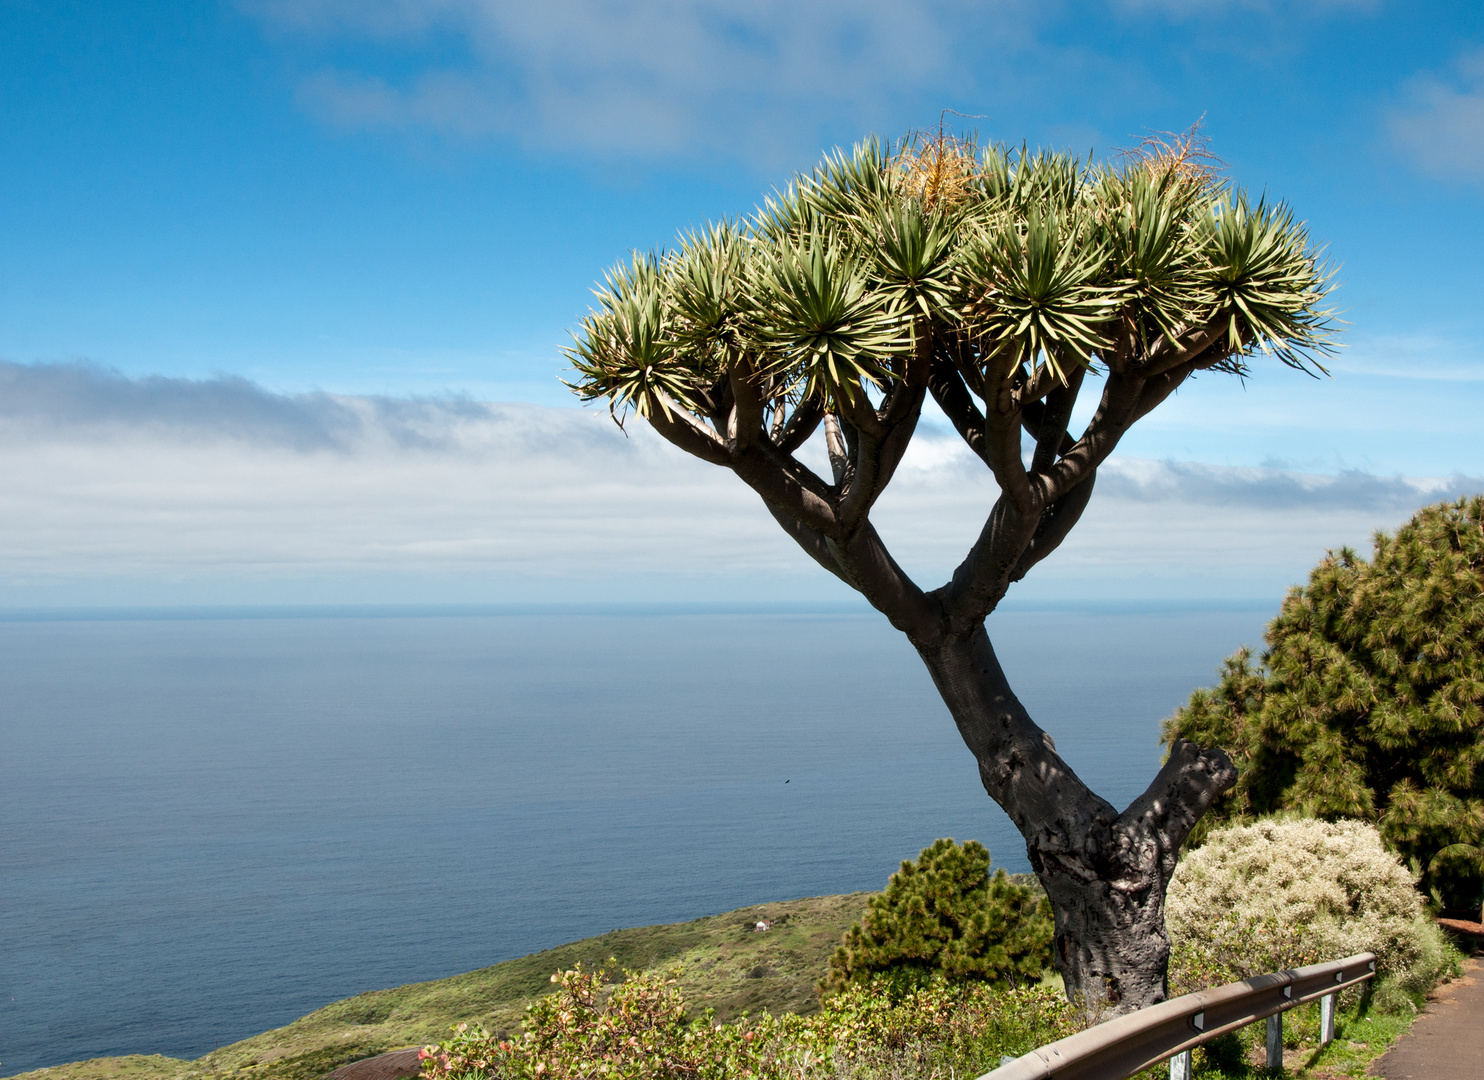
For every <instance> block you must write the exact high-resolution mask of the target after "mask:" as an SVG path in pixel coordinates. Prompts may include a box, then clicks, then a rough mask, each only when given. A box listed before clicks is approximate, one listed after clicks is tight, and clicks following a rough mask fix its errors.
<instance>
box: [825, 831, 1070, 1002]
mask: <svg viewBox="0 0 1484 1080" xmlns="http://www.w3.org/2000/svg"><path fill="white" fill-rule="evenodd" d="M1052 933H1053V924H1052V919H1051V905H1050V903H1048V902H1047V900H1046V897H1045V896H1044V895H1042V894H1041V893H1040V892H1039V890H1036V889H1032V888H1030V887H1029V886H1026V885H1017V884H1016V883H1015V882H1013V881H1011V880H1010V878H1009V876H1008V875H1006V873H1005V871H1004V870H1003V869H999V870H996V871H995V874H994V876H993V877H991V876H990V874H989V849H987V848H986V847H985V846H984V845H983V844H981V843H979V842H978V841H977V840H970V841H968V842H967V843H965V844H964V845H962V846H960V845H958V844H956V843H954V842H953V841H952V840H937V841H934V842H933V844H932V846H931V847H926V848H923V849H922V853H921V854H920V855H919V856H918V858H917V862H916V863H913V862H910V861H906V860H904V861H903V862H902V867H901V869H900V870H898V871H897V872H896V873H895V874H893V875H892V876H891V879H890V880H889V881H888V882H887V885H886V891H885V892H883V893H880V894H878V895H876V896H873V897H872V898H871V902H870V905H869V907H868V909H867V911H866V915H865V918H864V919H863V920H862V921H861V922H859V923H857V924H856V925H854V926H852V927H851V928H850V929H849V930H848V931H846V933H845V937H844V941H843V944H842V945H841V946H840V948H839V949H838V950H837V951H836V953H835V955H834V957H833V958H831V960H830V973H829V977H828V978H827V979H826V980H825V983H824V987H823V989H825V990H827V991H828V990H839V989H843V988H844V987H846V986H848V985H850V984H851V983H859V982H868V981H870V979H871V978H872V977H873V976H877V975H885V976H887V977H888V978H889V980H890V981H892V982H893V983H895V984H897V985H898V986H899V987H905V986H911V985H914V984H916V983H919V982H921V981H922V980H923V979H926V978H928V977H930V976H932V975H935V974H941V975H943V976H946V977H947V978H949V979H952V980H974V981H980V982H989V983H996V984H1009V985H1023V984H1025V983H1029V982H1035V981H1036V980H1038V979H1039V978H1040V977H1041V971H1042V969H1043V968H1045V967H1047V966H1049V965H1050V963H1051V936H1052Z"/></svg>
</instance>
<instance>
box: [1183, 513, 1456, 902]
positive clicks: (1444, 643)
mask: <svg viewBox="0 0 1484 1080" xmlns="http://www.w3.org/2000/svg"><path fill="white" fill-rule="evenodd" d="M1266 639H1267V645H1268V648H1267V651H1266V652H1265V653H1264V654H1263V656H1262V658H1261V661H1260V662H1258V663H1254V662H1253V660H1252V655H1251V653H1250V651H1248V650H1245V649H1244V650H1242V651H1240V652H1238V653H1236V654H1235V655H1234V656H1232V657H1230V658H1229V659H1228V660H1227V661H1226V664H1225V667H1224V670H1223V672H1222V676H1221V681H1220V683H1219V684H1218V685H1217V686H1216V687H1214V688H1213V689H1210V690H1197V691H1196V692H1195V693H1194V694H1192V695H1191V698H1190V701H1189V703H1188V704H1187V705H1186V706H1185V707H1184V708H1182V709H1180V710H1179V711H1178V712H1177V713H1176V714H1175V715H1174V716H1173V717H1171V718H1170V719H1169V720H1166V721H1165V726H1164V739H1165V741H1166V742H1170V743H1172V742H1173V741H1174V740H1176V739H1190V740H1193V741H1195V742H1196V743H1198V744H1201V745H1205V746H1212V745H1214V746H1221V747H1223V748H1225V749H1226V750H1227V752H1228V753H1229V754H1230V755H1231V757H1232V760H1233V761H1234V763H1235V764H1236V765H1237V768H1238V771H1239V777H1238V780H1237V784H1236V786H1235V787H1234V788H1233V789H1232V790H1231V791H1230V793H1228V794H1227V795H1225V796H1224V797H1223V798H1221V799H1220V800H1219V801H1218V802H1217V803H1216V806H1215V807H1214V808H1213V810H1212V812H1211V813H1209V814H1208V815H1207V816H1206V819H1205V821H1204V822H1203V823H1202V825H1203V826H1204V827H1205V828H1210V827H1211V826H1212V825H1213V824H1215V823H1218V822H1220V821H1222V820H1230V819H1234V818H1236V819H1241V818H1249V817H1253V816H1256V815H1260V814H1267V813H1272V812H1274V811H1278V810H1285V809H1286V810H1298V811H1301V812H1303V813H1307V814H1312V815H1314V816H1316V817H1322V818H1329V819H1337V818H1359V819H1361V820H1364V821H1370V822H1374V823H1375V824H1376V826H1377V827H1378V828H1379V829H1380V831H1381V835H1382V837H1383V838H1384V839H1385V840H1386V842H1387V843H1388V844H1389V845H1391V846H1392V847H1393V848H1394V849H1395V850H1396V851H1397V852H1398V853H1400V854H1401V855H1402V856H1403V857H1404V858H1405V859H1407V860H1408V861H1409V862H1410V863H1411V864H1412V866H1413V868H1414V870H1415V872H1417V873H1419V874H1420V875H1421V879H1422V880H1421V885H1422V887H1423V889H1424V890H1425V891H1427V892H1428V893H1430V894H1431V895H1432V897H1433V898H1434V899H1435V900H1436V901H1438V902H1439V903H1442V904H1444V905H1446V906H1449V907H1465V906H1467V907H1472V906H1474V905H1476V904H1478V903H1479V899H1480V889H1481V885H1484V767H1481V765H1484V497H1475V498H1471V499H1461V500H1459V501H1458V502H1455V503H1441V504H1438V505H1435V506H1429V507H1425V508H1424V509H1422V510H1420V511H1418V513H1417V514H1416V515H1414V516H1413V517H1412V519H1411V520H1410V521H1409V522H1407V523H1406V524H1405V525H1403V526H1402V527H1401V528H1400V529H1398V530H1397V532H1396V535H1395V536H1388V535H1386V534H1385V533H1378V534H1377V535H1376V538H1375V550H1374V554H1373V555H1372V557H1371V559H1370V561H1369V562H1367V561H1366V560H1364V559H1362V558H1360V557H1359V556H1358V555H1356V553H1355V552H1354V551H1352V550H1350V549H1348V548H1342V549H1340V550H1339V551H1338V552H1331V553H1330V554H1329V555H1327V556H1326V557H1325V558H1324V559H1323V560H1322V561H1321V562H1320V563H1319V565H1318V566H1316V567H1315V568H1314V570H1313V572H1312V573H1311V574H1310V575H1309V582H1308V584H1307V585H1306V586H1300V587H1296V588H1294V589H1293V590H1291V591H1290V592H1289V594H1288V597H1287V599H1286V600H1285V601H1284V603H1283V607H1282V610H1281V611H1280V612H1279V614H1278V617H1277V618H1276V619H1274V620H1273V621H1272V623H1270V624H1269V626H1268V629H1267V634H1266ZM1200 838H1201V836H1200V834H1196V833H1193V834H1192V838H1191V839H1192V841H1197V842H1198V841H1199V839H1200Z"/></svg>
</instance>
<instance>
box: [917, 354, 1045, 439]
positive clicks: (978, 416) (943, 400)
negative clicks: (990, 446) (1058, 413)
mask: <svg viewBox="0 0 1484 1080" xmlns="http://www.w3.org/2000/svg"><path fill="white" fill-rule="evenodd" d="M928 389H929V390H931V391H932V393H933V400H934V401H936V402H937V403H938V407H939V408H940V409H942V410H943V413H944V415H946V416H947V417H948V421H949V423H951V424H952V425H953V429H954V430H955V431H957V432H958V433H959V436H960V437H961V438H962V439H963V440H964V442H965V443H967V444H968V446H969V449H970V450H972V451H974V453H975V454H976V455H977V456H978V458H979V460H980V461H982V462H984V464H986V465H988V464H989V457H988V456H987V454H986V452H985V446H984V414H983V413H982V412H980V411H979V406H977V405H975V404H974V398H973V397H972V395H970V393H969V388H968V387H967V386H966V385H965V384H964V378H963V375H962V373H960V372H959V370H958V369H957V368H956V367H955V366H954V365H953V364H952V363H951V362H950V361H948V360H945V359H943V358H941V357H939V358H937V359H935V360H934V361H933V366H932V369H931V371H930V373H929V376H928ZM1037 404H1038V405H1039V404H1040V403H1039V402H1037Z"/></svg>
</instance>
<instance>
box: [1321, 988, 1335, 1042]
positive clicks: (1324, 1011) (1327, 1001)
mask: <svg viewBox="0 0 1484 1080" xmlns="http://www.w3.org/2000/svg"><path fill="white" fill-rule="evenodd" d="M1334 1041H1335V996H1334V995H1333V994H1325V995H1324V996H1323V997H1322V998H1320V999H1319V1045H1320V1046H1328V1045H1329V1044H1330V1043H1332V1042H1334Z"/></svg>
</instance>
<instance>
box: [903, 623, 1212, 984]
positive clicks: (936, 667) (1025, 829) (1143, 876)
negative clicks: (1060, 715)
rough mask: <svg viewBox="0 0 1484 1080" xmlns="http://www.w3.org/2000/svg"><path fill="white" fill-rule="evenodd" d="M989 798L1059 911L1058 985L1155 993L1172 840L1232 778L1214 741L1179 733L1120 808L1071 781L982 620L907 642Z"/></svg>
mask: <svg viewBox="0 0 1484 1080" xmlns="http://www.w3.org/2000/svg"><path fill="white" fill-rule="evenodd" d="M914 644H915V645H916V647H917V650H918V652H919V653H920V654H921V655H922V658H923V660H924V661H925V662H926V664H927V667H928V670H929V671H930V672H931V673H932V676H933V681H934V682H935V683H936V684H937V687H938V692H939V693H940V694H942V696H943V700H944V702H945V703H946V704H947V705H948V709H949V712H950V713H951V714H952V715H953V719H954V722H955V723H956V724H957V725H958V730H959V733H960V734H961V735H962V736H963V739H964V742H965V743H966V744H968V747H969V750H970V751H971V752H972V753H973V754H974V757H975V759H976V760H977V761H978V763H979V776H980V779H981V780H982V781H983V783H984V789H985V791H987V792H988V793H989V796H990V798H992V799H994V800H995V802H997V803H999V805H1000V806H1001V807H1003V808H1004V810H1005V812H1006V813H1007V814H1008V815H1009V816H1010V820H1011V821H1013V822H1014V823H1015V825H1016V827H1017V828H1019V830H1020V832H1021V835H1022V836H1023V837H1025V847H1026V854H1027V855H1028V856H1029V857H1030V862H1031V866H1032V867H1033V868H1034V870H1035V872H1036V876H1037V877H1039V878H1040V879H1041V883H1042V885H1043V886H1045V889H1046V893H1047V895H1048V896H1049V897H1050V899H1051V906H1052V910H1053V911H1054V912H1055V916H1056V938H1055V942H1054V954H1055V962H1056V965H1057V967H1058V969H1060V971H1061V973H1062V976H1063V978H1064V979H1065V981H1066V988H1067V994H1068V996H1070V997H1071V998H1073V1000H1078V1001H1080V1002H1082V1003H1083V1004H1085V1005H1086V1006H1087V1007H1089V1008H1093V1009H1099V1010H1102V1009H1111V1010H1112V1011H1115V1012H1128V1011H1131V1010H1133V1009H1140V1008H1144V1007H1145V1006H1148V1005H1153V1004H1155V1003H1157V1002H1160V1001H1163V1000H1164V999H1165V997H1166V990H1167V987H1166V969H1167V966H1168V963H1169V956H1170V942H1169V938H1168V937H1167V936H1166V934H1165V928H1164V902H1165V889H1166V887H1167V886H1168V885H1169V881H1170V875H1171V874H1172V873H1173V872H1174V869H1175V861H1176V857H1177V854H1178V852H1179V849H1180V844H1181V843H1182V842H1183V841H1184V839H1185V837H1186V836H1187V835H1188V834H1189V832H1190V829H1191V827H1192V826H1194V824H1195V823H1196V821H1197V820H1199V818H1200V816H1201V815H1202V814H1204V813H1205V811H1206V809H1207V808H1208V807H1209V806H1210V805H1211V802H1212V801H1213V800H1214V799H1215V798H1216V796H1217V795H1219V794H1220V793H1221V792H1222V791H1224V790H1226V788H1228V787H1230V786H1231V785H1232V783H1234V782H1235V780H1236V771H1235V769H1234V768H1233V767H1232V764H1231V761H1230V760H1229V759H1228V758H1227V756H1226V754H1225V753H1223V752H1222V751H1220V750H1205V751H1202V750H1199V749H1197V748H1196V747H1195V746H1194V745H1193V744H1191V743H1186V742H1182V743H1178V744H1177V745H1176V746H1175V747H1173V748H1172V750H1171V754H1170V759H1169V761H1168V762H1167V763H1166V765H1165V766H1164V768H1163V769H1161V771H1160V773H1159V775H1158V776H1157V777H1156V778H1155V780H1154V782H1153V783H1152V784H1151V785H1150V786H1149V789H1148V790H1147V791H1146V792H1145V793H1144V794H1143V795H1142V796H1140V797H1139V798H1138V799H1136V800H1135V801H1134V802H1133V804H1131V805H1130V806H1129V807H1128V809H1126V810H1125V811H1123V812H1122V813H1121V814H1120V813H1119V812H1118V811H1117V810H1116V809H1115V808H1114V807H1113V806H1112V805H1111V804H1110V803H1108V802H1107V800H1105V799H1102V798H1100V797H1099V796H1097V795H1096V794H1094V793H1093V792H1092V791H1091V790H1089V789H1088V787H1087V785H1086V784H1084V783H1083V782H1082V781H1081V780H1080V779H1078V777H1077V775H1076V773H1074V772H1073V771H1072V770H1071V768H1070V767H1069V766H1068V765H1067V763H1066V762H1065V761H1063V760H1062V759H1061V756H1060V755H1059V754H1058V753H1057V752H1056V745H1055V744H1054V743H1053V742H1052V740H1051V736H1049V735H1048V734H1046V732H1044V731H1042V730H1041V729H1040V728H1039V727H1038V726H1037V725H1036V724H1035V722H1034V721H1032V720H1031V718H1030V716H1029V714H1027V713H1026V711H1025V707H1024V706H1023V705H1021V703H1020V701H1019V700H1018V699H1017V698H1016V697H1015V694H1014V692H1013V691H1012V690H1011V689H1010V685H1009V683H1008V682H1007V681H1006V679H1005V674H1004V672H1003V671H1002V670H1001V668H1000V664H999V661H998V660H997V659H996V657H995V654H994V648H993V646H992V645H991V644H990V641H989V637H988V635H987V634H986V633H985V631H984V628H983V626H982V625H981V626H980V627H978V628H977V629H975V630H974V632H973V633H972V634H970V636H969V637H968V638H967V639H964V638H953V637H942V638H938V639H936V640H933V641H914Z"/></svg>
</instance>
